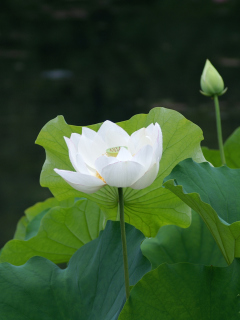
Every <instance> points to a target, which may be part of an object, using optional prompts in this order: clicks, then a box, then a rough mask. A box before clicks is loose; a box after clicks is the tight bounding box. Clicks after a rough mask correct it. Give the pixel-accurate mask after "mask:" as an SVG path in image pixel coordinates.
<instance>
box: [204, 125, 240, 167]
mask: <svg viewBox="0 0 240 320" xmlns="http://www.w3.org/2000/svg"><path fill="white" fill-rule="evenodd" d="M202 151H203V154H204V156H205V158H206V159H207V161H209V162H211V163H212V164H213V165H214V167H220V166H221V165H222V161H221V156H220V151H219V150H211V149H208V148H207V147H202ZM224 154H225V158H226V163H227V166H228V167H230V168H233V169H236V168H240V128H238V129H236V130H235V131H234V132H233V134H232V135H231V136H230V137H229V138H228V139H227V140H226V142H225V143H224Z"/></svg>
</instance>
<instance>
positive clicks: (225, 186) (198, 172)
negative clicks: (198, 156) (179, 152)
mask: <svg viewBox="0 0 240 320" xmlns="http://www.w3.org/2000/svg"><path fill="white" fill-rule="evenodd" d="M169 179H172V180H169ZM166 180H169V181H167V182H165V183H164V186H165V187H166V188H167V189H169V190H171V191H172V192H173V193H174V194H176V195H177V196H178V197H179V198H180V199H182V200H183V201H184V202H185V203H186V204H187V205H189V206H190V207H191V208H192V209H193V210H195V211H196V212H198V213H199V214H200V215H201V217H202V219H203V221H204V222H205V223H206V225H207V226H208V228H209V230H210V231H211V233H212V235H213V237H214V239H215V240H216V242H217V244H218V246H219V248H220V250H221V251H222V253H223V255H224V257H225V259H226V261H227V262H228V264H230V263H232V261H233V259H234V257H240V240H239V237H240V221H239V220H240V197H239V189H240V169H230V168H228V167H226V166H224V167H220V168H214V167H212V166H211V165H210V164H209V163H207V162H205V163H200V164H199V163H196V162H194V161H193V160H192V159H187V160H184V161H182V162H181V163H180V164H178V165H177V166H176V167H175V168H174V170H173V171H172V173H171V174H170V175H169V176H168V177H167V178H166Z"/></svg>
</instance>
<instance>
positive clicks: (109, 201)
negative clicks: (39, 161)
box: [36, 108, 204, 236]
mask: <svg viewBox="0 0 240 320" xmlns="http://www.w3.org/2000/svg"><path fill="white" fill-rule="evenodd" d="M155 122H158V123H159V124H160V126H161V128H162V131H163V156H162V159H161V162H160V170H159V173H158V176H157V178H156V180H155V181H154V183H153V184H152V185H151V186H149V187H148V188H145V189H143V190H133V189H130V188H125V189H124V205H125V219H126V222H128V223H130V224H132V225H134V226H135V227H136V228H138V229H139V230H141V231H142V232H143V233H144V234H145V235H146V236H155V235H156V233H157V231H158V229H159V227H161V226H163V225H168V224H176V225H178V226H180V227H188V226H189V225H190V220H191V212H190V209H189V208H188V207H187V206H186V205H185V204H184V203H183V202H182V201H181V200H180V199H179V198H178V197H176V196H175V195H174V194H173V193H171V192H170V191H168V190H167V189H164V188H162V181H163V179H164V177H166V176H167V175H168V174H169V173H170V172H171V170H172V169H173V168H174V166H175V165H176V164H177V163H179V162H180V161H181V160H183V159H185V158H188V157H193V158H194V159H195V160H196V161H204V157H203V155H202V152H201V148H200V141H201V140H202V139H203V136H202V131H201V129H200V128H199V127H198V126H196V125H195V124H193V123H192V122H190V121H188V120H187V119H185V118H184V117H183V116H182V115H181V114H179V113H178V112H176V111H173V110H169V109H164V108H155V109H152V110H151V111H150V113H149V114H147V115H146V114H140V115H136V116H134V117H132V118H131V119H130V120H128V121H124V122H120V123H118V125H119V126H121V127H122V128H123V129H124V130H126V131H127V132H128V133H129V134H132V133H133V132H134V131H136V130H138V129H140V128H142V127H147V126H148V125H149V124H150V123H155ZM100 126H101V124H96V125H92V126H89V128H91V129H93V130H95V131H97V130H98V129H99V128H100ZM81 130H82V128H81V127H76V126H70V125H67V124H66V122H65V121H64V118H63V117H62V116H59V117H57V118H55V119H53V120H51V121H50V122H48V123H47V124H46V125H45V126H44V127H43V129H42V130H41V132H40V134H39V136H38V138H37V141H36V143H37V144H39V145H41V146H43V147H44V148H45V150H46V161H45V163H44V166H43V169H42V173H41V178H40V182H41V185H42V186H43V187H48V188H49V189H50V190H51V192H52V193H53V194H54V196H55V197H56V198H57V199H59V200H63V199H67V198H69V197H73V198H74V197H86V198H88V199H90V200H92V201H95V202H96V203H97V204H98V205H99V206H100V207H101V209H102V210H103V211H104V212H105V214H106V219H112V220H116V217H117V207H118V193H117V188H113V187H109V186H106V187H104V188H102V189H100V190H99V191H98V192H96V193H94V194H84V193H81V192H79V191H77V190H75V189H73V188H72V187H70V186H69V185H68V184H67V183H66V182H65V181H64V180H63V179H62V178H61V177H60V176H59V175H57V174H56V173H55V172H54V170H53V169H54V168H59V169H64V170H72V171H74V169H73V167H72V165H71V163H70V161H69V156H68V150H67V146H66V143H65V141H64V138H63V137H64V136H66V137H70V135H71V133H72V132H77V133H81Z"/></svg>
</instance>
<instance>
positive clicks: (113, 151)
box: [106, 146, 127, 157]
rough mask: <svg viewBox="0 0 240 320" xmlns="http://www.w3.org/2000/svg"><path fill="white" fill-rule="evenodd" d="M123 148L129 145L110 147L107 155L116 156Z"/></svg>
mask: <svg viewBox="0 0 240 320" xmlns="http://www.w3.org/2000/svg"><path fill="white" fill-rule="evenodd" d="M121 148H125V149H127V147H125V146H120V147H113V148H109V149H107V150H106V155H107V156H108V157H116V156H117V155H118V152H119V151H120V149H121Z"/></svg>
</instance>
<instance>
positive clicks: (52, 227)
mask: <svg viewBox="0 0 240 320" xmlns="http://www.w3.org/2000/svg"><path fill="white" fill-rule="evenodd" d="M42 213H44V217H43V218H42V219H41V221H39V230H38V231H37V232H36V229H34V226H36V228H38V224H37V225H36V224H34V225H33V228H32V229H31V232H30V233H29V234H26V237H25V240H18V239H14V240H10V241H9V242H7V243H6V245H5V246H4V247H3V250H2V254H1V256H0V262H5V261H7V262H10V263H12V264H14V265H21V264H24V263H25V262H26V261H27V260H28V259H30V258H31V257H33V256H42V257H45V258H47V259H49V260H51V261H53V262H55V263H63V262H67V261H69V259H70V258H71V256H72V255H73V254H74V252H75V251H76V250H77V249H79V248H80V247H81V246H82V245H84V244H85V243H87V242H89V241H91V240H93V239H95V238H97V237H98V235H99V232H100V231H101V230H103V228H104V227H105V218H104V214H103V212H102V210H101V209H100V208H99V207H98V205H97V204H96V203H94V202H92V201H90V200H79V201H77V202H76V203H75V204H74V205H73V206H71V207H60V206H58V207H53V208H52V209H50V210H48V211H47V212H46V210H44V211H43V212H42ZM38 216H39V215H37V216H36V217H35V218H37V217H38ZM40 216H41V213H40ZM34 221H35V219H33V220H32V221H31V222H30V223H29V225H30V224H31V223H32V222H34ZM37 222H38V221H37ZM35 232H36V235H35V236H33V237H31V235H32V234H33V233H35Z"/></svg>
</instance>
